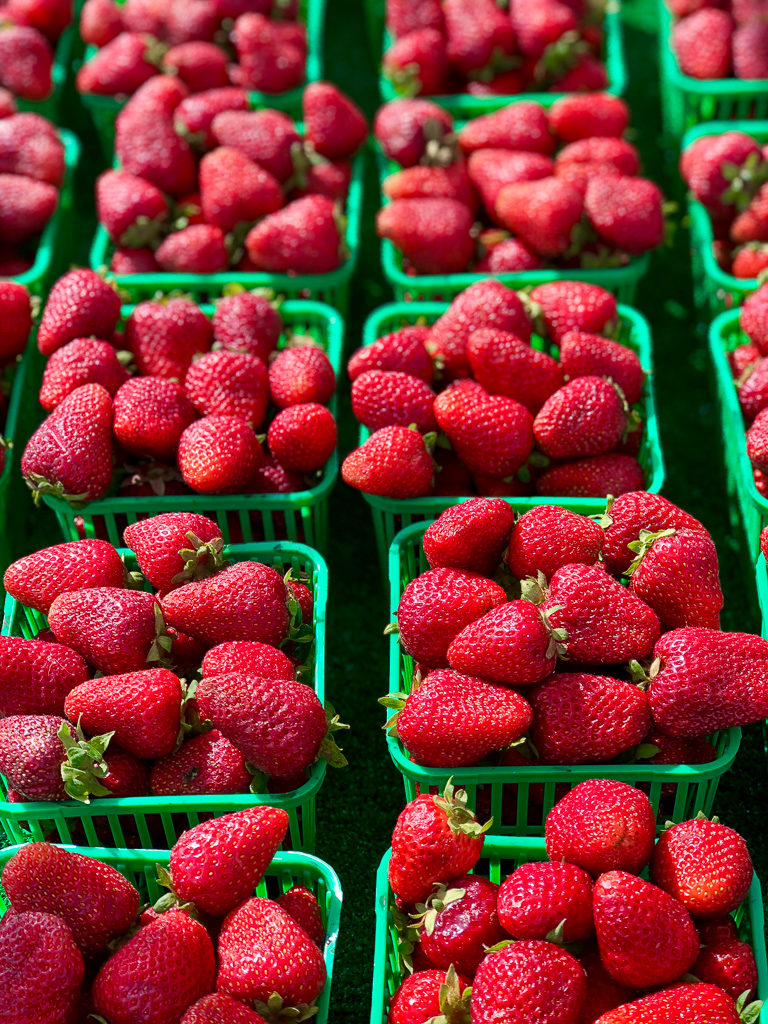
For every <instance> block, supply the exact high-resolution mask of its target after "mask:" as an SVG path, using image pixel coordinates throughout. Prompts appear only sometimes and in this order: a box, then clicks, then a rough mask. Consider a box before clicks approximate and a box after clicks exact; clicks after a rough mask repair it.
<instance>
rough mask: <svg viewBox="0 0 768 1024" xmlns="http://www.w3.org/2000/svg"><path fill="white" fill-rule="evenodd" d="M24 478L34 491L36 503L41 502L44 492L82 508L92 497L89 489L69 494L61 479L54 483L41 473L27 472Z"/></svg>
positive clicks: (74, 506)
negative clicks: (80, 492)
mask: <svg viewBox="0 0 768 1024" xmlns="http://www.w3.org/2000/svg"><path fill="white" fill-rule="evenodd" d="M24 479H25V481H26V484H27V487H29V489H30V490H31V491H32V498H33V500H34V502H35V505H39V504H40V499H41V498H42V496H43V495H44V494H49V495H50V496H51V497H52V498H60V499H61V500H62V501H66V502H67V503H68V504H69V505H70V506H71V507H72V508H82V507H83V505H85V503H86V502H87V501H88V499H89V498H90V494H89V492H88V491H85V492H83V493H82V494H67V493H66V491H65V490H64V484H63V483H61V482H60V481H57V482H56V483H52V482H51V481H50V480H48V479H46V477H44V476H41V475H40V474H39V473H27V474H26V475H25V477H24Z"/></svg>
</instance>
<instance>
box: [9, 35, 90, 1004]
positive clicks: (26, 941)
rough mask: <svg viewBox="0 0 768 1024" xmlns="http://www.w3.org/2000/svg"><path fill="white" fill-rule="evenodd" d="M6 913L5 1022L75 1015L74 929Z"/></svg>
mask: <svg viewBox="0 0 768 1024" xmlns="http://www.w3.org/2000/svg"><path fill="white" fill-rule="evenodd" d="M3 31H7V30H3ZM0 35H2V33H0ZM6 917H7V918H8V919H7V920H5V919H4V920H3V927H2V928H0V985H1V986H2V989H3V992H4V993H5V1000H4V1001H5V1003H6V1006H5V1010H4V1015H5V1021H6V1024H27V1022H30V1021H33V1020H34V1021H41V1022H43V1021H45V1022H46V1024H47V1022H51V1024H58V1022H59V1021H67V1020H71V1019H73V1015H74V1012H75V1010H76V1008H77V1002H78V998H79V995H80V985H81V983H82V980H83V975H84V974H85V965H84V963H83V957H82V954H81V953H80V950H79V949H78V948H77V946H76V945H75V940H74V939H73V937H72V932H71V931H70V930H69V928H68V927H67V925H66V924H65V922H64V921H62V919H61V918H60V917H58V916H57V915H56V914H47V913H44V912H43V911H37V910H28V911H23V912H21V913H13V914H10V913H9V914H6Z"/></svg>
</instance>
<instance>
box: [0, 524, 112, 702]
mask: <svg viewBox="0 0 768 1024" xmlns="http://www.w3.org/2000/svg"><path fill="white" fill-rule="evenodd" d="M85 543H88V542H87V541H86V542H85ZM91 543H96V544H101V543H103V542H102V541H92V542H91ZM30 557H34V556H30ZM6 576H7V573H6ZM88 675H89V672H88V666H87V665H86V664H85V662H84V661H83V659H82V658H81V657H80V656H79V655H78V654H77V653H76V652H75V651H73V650H70V648H68V647H65V646H63V645H62V644H57V643H44V642H42V641H40V640H27V639H25V638H23V637H14V636H4V637H0V712H2V714H3V715H24V714H31V715H61V714H63V712H64V698H65V697H66V696H67V694H68V693H69V691H70V690H71V689H72V687H73V686H77V685H78V683H82V682H83V681H84V680H85V679H87V678H88Z"/></svg>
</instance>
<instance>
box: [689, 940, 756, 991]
mask: <svg viewBox="0 0 768 1024" xmlns="http://www.w3.org/2000/svg"><path fill="white" fill-rule="evenodd" d="M691 974H693V976H694V977H695V978H699V979H700V980H701V981H703V982H707V983H709V984H711V985H717V986H718V988H722V989H723V990H724V991H725V992H727V993H728V995H729V996H730V997H731V998H732V999H734V1000H737V999H739V997H740V996H741V995H742V994H743V993H744V992H746V993H747V996H746V999H745V1000H744V1002H746V1003H749V1002H751V1001H752V1000H753V999H754V998H755V995H756V994H757V981H758V978H757V963H756V962H755V954H754V953H753V952H752V948H751V947H750V946H749V945H748V944H747V943H746V942H740V941H739V940H738V939H730V940H727V941H725V942H719V943H716V944H714V945H709V946H707V947H706V948H705V949H702V951H701V952H700V953H699V956H698V959H697V960H696V963H695V964H694V965H693V967H692V968H691Z"/></svg>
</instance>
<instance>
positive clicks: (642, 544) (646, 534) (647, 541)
mask: <svg viewBox="0 0 768 1024" xmlns="http://www.w3.org/2000/svg"><path fill="white" fill-rule="evenodd" d="M676 532H677V531H676V530H673V529H671V528H670V529H668V530H659V531H657V532H656V533H653V532H652V531H651V530H641V531H640V536H639V537H638V538H637V540H632V541H630V542H629V544H627V547H628V548H629V550H630V551H632V552H633V553H634V554H635V555H636V556H637V557H636V558H635V559H634V560H633V561H632V562H631V563H630V565H629V567H628V568H627V569H626V571H625V573H624V575H625V576H631V575H632V574H633V573H634V572H635V570H636V569H637V567H638V566H639V565H640V563H641V562H642V560H643V559H644V558H645V556H646V555H647V554H648V552H649V551H650V550H651V547H652V546H653V543H654V541H657V540H660V539H661V538H662V537H673V536H674V535H675V533H676Z"/></svg>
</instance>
